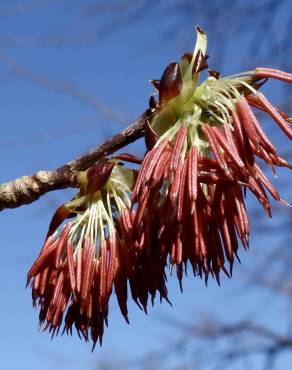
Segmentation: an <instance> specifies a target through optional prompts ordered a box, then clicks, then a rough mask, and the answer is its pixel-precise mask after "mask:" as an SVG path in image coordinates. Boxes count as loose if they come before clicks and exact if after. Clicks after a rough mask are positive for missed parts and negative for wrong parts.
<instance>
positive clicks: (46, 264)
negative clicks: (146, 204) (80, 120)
mask: <svg viewBox="0 0 292 370" xmlns="http://www.w3.org/2000/svg"><path fill="white" fill-rule="evenodd" d="M133 181H134V172H133V170H130V169H125V168H123V167H122V166H121V165H120V164H118V163H115V162H104V163H99V164H97V165H95V166H92V167H91V168H90V169H89V170H88V171H85V172H81V173H79V175H78V182H79V185H80V192H79V193H78V194H77V195H76V196H75V198H74V199H73V200H72V201H71V202H68V203H66V204H65V205H63V206H61V207H60V208H59V209H58V210H57V212H56V213H55V215H54V217H53V218H52V221H51V225H50V227H49V232H48V235H47V239H46V241H45V243H44V246H43V248H42V250H41V252H40V254H39V256H38V258H37V259H36V261H35V262H34V264H33V266H32V267H31V269H30V271H29V273H28V283H29V282H30V281H32V297H33V303H34V305H35V306H36V305H37V304H39V305H40V324H43V325H44V329H47V328H48V329H49V330H50V331H51V332H52V335H54V334H55V332H56V331H57V332H58V331H59V329H60V327H61V324H62V319H63V315H65V319H64V321H65V326H64V331H66V332H67V333H72V326H73V325H75V327H76V329H77V331H78V334H79V335H80V334H82V335H83V337H84V338H85V340H88V339H89V337H90V336H91V339H92V340H93V343H94V344H95V343H96V341H97V340H99V341H100V343H101V340H102V335H103V330H104V323H106V324H107V318H108V302H109V297H110V295H111V293H112V289H113V286H115V293H116V295H117V299H118V302H119V305H120V309H121V312H122V314H123V316H124V317H125V319H126V321H128V317H127V305H126V301H127V274H128V272H127V271H126V268H127V266H126V262H125V260H126V259H127V249H126V246H125V244H124V241H123V238H122V235H121V232H120V230H119V222H121V220H122V219H123V218H124V217H125V215H128V214H129V209H130V199H129V192H130V190H131V187H132V186H133ZM67 218H69V221H66V223H65V224H64V226H60V225H61V224H62V223H63V221H64V220H65V219H67Z"/></svg>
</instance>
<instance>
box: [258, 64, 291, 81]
mask: <svg viewBox="0 0 292 370" xmlns="http://www.w3.org/2000/svg"><path fill="white" fill-rule="evenodd" d="M255 76H256V77H265V78H274V79H276V80H281V81H284V82H289V83H291V82H292V74H291V73H288V72H283V71H279V70H277V69H272V68H264V67H259V68H256V70H255Z"/></svg>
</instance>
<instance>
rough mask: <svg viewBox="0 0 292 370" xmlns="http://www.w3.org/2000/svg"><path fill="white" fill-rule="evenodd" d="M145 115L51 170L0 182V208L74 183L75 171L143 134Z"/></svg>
mask: <svg viewBox="0 0 292 370" xmlns="http://www.w3.org/2000/svg"><path fill="white" fill-rule="evenodd" d="M146 116H147V111H145V112H144V113H143V114H142V115H141V116H140V117H139V118H138V119H137V120H136V121H134V122H132V123H131V124H130V125H129V126H128V127H127V128H126V129H125V130H123V131H122V132H120V133H119V134H117V135H114V136H112V137H111V138H110V139H108V140H107V141H105V142H104V143H103V144H101V145H99V146H97V147H95V148H93V149H91V150H89V151H88V152H86V153H84V154H83V155H81V156H80V157H78V158H77V159H74V160H73V161H71V162H68V163H67V164H65V165H63V166H61V167H59V168H57V169H56V170H54V171H38V172H36V173H35V174H33V175H32V176H23V177H20V178H18V179H16V180H12V181H9V182H6V183H3V184H1V185H0V211H2V210H3V209H5V208H17V207H19V206H21V205H23V204H29V203H32V202H34V201H36V200H37V199H39V198H40V196H42V195H44V194H46V193H47V192H49V191H52V190H56V189H64V188H68V187H76V181H75V177H76V176H75V175H76V172H78V171H82V170H85V169H87V168H88V167H90V166H91V165H92V164H93V163H95V162H96V161H98V160H99V159H101V158H103V157H105V156H107V155H110V154H112V153H114V152H115V151H116V150H118V149H120V148H123V147H124V146H126V145H128V144H130V143H132V142H134V141H136V140H137V139H139V138H140V137H142V136H143V135H144V126H145V120H146Z"/></svg>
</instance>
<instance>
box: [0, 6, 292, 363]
mask: <svg viewBox="0 0 292 370" xmlns="http://www.w3.org/2000/svg"><path fill="white" fill-rule="evenodd" d="M21 3H22V5H21ZM23 3H26V2H19V1H16V0H13V1H5V0H3V1H1V2H0V35H1V36H0V102H1V109H0V122H1V123H0V124H1V126H0V127H1V135H0V153H1V155H0V168H1V173H0V182H4V181H8V180H9V179H13V178H16V177H19V176H22V175H25V174H32V173H33V172H35V171H37V170H40V169H53V168H56V167H58V166H59V165H62V164H63V163H65V162H67V161H69V160H70V159H73V158H74V157H76V156H77V155H79V154H81V153H83V152H85V151H86V150H87V149H89V148H91V147H92V146H94V145H96V144H98V143H101V142H102V141H103V140H104V139H105V138H106V137H108V136H110V135H111V134H113V133H115V132H118V131H119V130H121V129H122V128H123V127H124V126H125V125H126V124H127V123H128V122H129V121H130V120H131V119H134V118H135V117H137V116H138V115H139V114H140V113H141V112H142V111H143V110H144V109H145V108H146V107H147V103H148V97H149V94H150V93H151V92H152V89H151V86H150V84H149V83H148V82H147V81H149V80H150V79H152V78H159V77H160V75H161V73H162V71H163V69H164V67H165V66H166V65H167V64H168V63H169V62H170V61H171V60H176V59H178V58H179V56H180V54H181V53H182V52H183V51H186V50H191V49H192V48H193V46H194V42H195V35H194V32H193V29H194V26H195V25H196V24H200V25H201V26H202V27H203V28H205V30H206V31H207V33H208V31H209V30H208V28H209V23H208V22H207V21H206V19H205V18H203V17H202V19H201V18H200V17H199V16H197V17H196V16H194V19H192V20H190V19H188V20H187V24H185V23H184V22H185V21H184V20H183V19H181V21H179V17H178V19H177V20H176V22H177V25H178V27H180V26H181V28H182V29H183V30H184V32H183V33H182V32H181V36H180V39H179V40H178V39H177V38H174V39H173V40H172V39H171V37H169V38H167V39H165V38H163V37H165V29H167V24H168V23H170V21H169V19H168V18H167V17H166V18H162V20H161V22H160V21H158V20H159V19H160V18H159V16H158V20H157V18H155V19H156V21H155V22H152V20H153V18H151V17H150V18H149V19H146V20H145V21H143V22H140V23H137V24H136V25H133V26H131V27H121V29H120V30H118V31H117V32H115V33H113V34H110V35H108V34H107V33H108V31H107V33H106V34H105V35H102V36H101V37H100V38H97V39H96V40H93V41H92V40H91V39H88V38H85V40H87V41H84V39H82V37H81V36H82V35H83V34H84V33H86V32H85V31H86V30H87V28H88V29H89V30H91V29H92V28H91V27H93V28H94V25H95V24H96V23H97V24H103V23H106V22H108V21H110V20H111V18H112V16H111V13H110V11H106V12H104V13H102V15H99V14H97V15H96V16H95V17H87V16H88V13H86V12H84V13H79V12H78V9H79V6H81V1H72V6H71V5H70V4H69V2H68V1H51V3H50V4H49V5H48V3H47V2H46V1H43V2H42V1H39V2H38V1H27V8H26V7H25V6H24V5H23ZM97 3H99V2H97ZM113 3H115V2H113ZM100 4H105V3H104V2H100ZM29 5H31V7H30V6H29ZM88 12H89V14H90V8H88ZM281 12H282V13H280V15H279V17H280V18H279V19H280V20H281V19H284V18H285V16H286V14H285V7H284V8H283V9H282V10H281ZM86 14H87V15H86ZM281 14H282V15H281ZM122 16H123V13H121V17H122ZM86 17H87V18H86ZM281 17H282V18H281ZM117 19H119V17H117ZM117 19H116V20H115V22H117ZM151 19H152V20H151ZM201 20H202V22H201ZM94 22H95V23H94ZM99 22H100V23H99ZM180 22H181V24H180ZM277 24H279V27H278V28H277V27H276V28H275V32H274V37H275V38H276V39H277V38H278V39H279V42H280V41H281V39H282V38H283V33H284V32H285V30H284V29H283V27H282V26H281V22H279V23H277ZM253 32H256V30H253ZM56 34H57V35H64V34H65V35H66V38H65V41H64V40H63V39H62V40H63V41H62V42H64V44H60V36H58V37H55V38H53V37H52V35H56ZM89 34H91V32H89ZM163 35H164V36H163ZM210 35H211V36H214V37H213V38H212V37H211V36H210V39H209V53H210V54H211V60H212V61H213V62H212V63H213V64H212V66H213V67H214V69H218V68H220V69H221V70H222V71H223V72H224V73H225V74H226V73H230V74H232V73H234V72H236V71H239V69H240V68H242V65H243V64H244V63H246V64H248V63H252V62H253V58H252V57H251V58H248V57H247V55H248V45H249V44H248V41H249V38H250V37H251V35H250V34H243V35H242V36H241V37H240V40H238V39H236V38H235V36H234V35H233V34H228V33H227V34H225V35H222V34H221V35H219V34H217V33H216V30H214V29H213V28H212V29H211V30H210ZM223 36H224V37H226V43H227V45H228V50H225V49H224V50H225V55H224V58H225V59H224V60H222V58H220V56H221V54H220V53H219V52H218V50H220V47H219V46H220V43H222V37H223ZM80 39H82V40H83V41H82V42H81V41H80ZM47 40H50V42H47ZM52 40H53V41H54V42H52ZM76 40H77V41H76ZM88 40H89V41H88ZM276 41H277V40H276ZM58 42H59V44H58ZM223 46H226V45H225V44H223V43H222V47H223ZM284 51H285V50H282V52H283V53H284ZM216 53H217V54H216ZM286 57H287V58H288V59H289V58H290V60H291V54H289V55H286ZM226 60H227V61H228V62H225V61H226ZM259 61H260V62H261V64H264V63H265V64H267V65H271V64H270V63H271V61H270V60H263V59H261V57H259ZM274 66H275V67H276V65H274ZM290 66H291V65H290ZM247 67H248V68H249V67H250V65H248V66H247ZM64 83H70V84H71V87H72V86H76V87H78V89H80V91H82V92H86V93H87V94H88V95H90V96H93V97H95V99H96V101H95V104H96V106H97V105H100V104H101V106H102V107H103V108H102V110H97V109H96V107H93V106H92V105H91V104H88V103H86V102H85V101H81V100H80V99H79V98H76V97H72V96H70V94H68V93H66V92H64V91H62V90H63V88H64ZM264 91H265V93H266V94H267V96H268V97H269V98H271V99H272V100H273V101H274V102H275V103H280V101H281V99H282V98H283V91H284V92H286V91H288V92H289V93H290V95H291V93H292V90H291V86H290V87H288V89H287V90H283V89H282V88H281V87H280V84H279V83H271V85H270V87H268V86H267V87H265V90H264ZM104 107H108V108H110V110H108V109H107V108H104ZM265 124H266V125H267V126H266V127H267V131H268V132H269V133H270V134H271V135H272V137H273V139H274V141H275V142H276V143H278V144H281V145H282V147H283V149H285V148H287V146H288V140H286V139H285V138H284V137H283V135H281V134H279V133H278V132H277V131H276V130H274V126H273V125H274V124H273V123H272V122H271V121H269V122H265ZM142 144H143V142H142V141H141V143H138V144H135V145H133V146H132V148H133V150H134V151H135V152H136V153H139V154H142V153H143V145H142ZM287 172H288V171H279V172H278V173H279V176H278V178H277V179H276V180H274V181H275V183H276V184H277V185H278V184H279V186H280V187H281V190H282V196H283V198H285V199H286V200H288V201H289V200H290V202H292V198H291V192H290V194H289V189H288V186H285V182H287V179H288V177H287ZM290 182H291V179H290ZM73 193H74V191H72V190H66V191H57V192H54V193H51V194H47V195H46V196H44V197H42V198H41V199H40V200H39V201H38V202H36V203H35V204H32V205H29V206H24V207H21V208H19V209H17V210H5V211H4V212H2V213H0V230H1V233H0V245H1V259H0V276H1V278H0V291H1V306H0V307H1V308H0V327H1V334H0V353H1V364H2V365H1V367H2V366H3V368H5V369H9V370H10V369H11V370H16V369H20V368H21V369H22V370H53V369H54V370H55V369H57V370H59V369H60V370H67V369H68V370H69V369H71V370H75V369H76V370H77V369H84V368H86V369H95V368H97V363H98V361H100V359H101V358H109V359H110V360H112V359H114V360H116V359H119V358H121V359H122V360H125V361H126V360H127V359H128V358H135V357H136V356H138V355H140V354H143V353H145V352H147V351H148V350H151V349H153V348H156V347H158V346H160V345H161V344H163V343H166V341H167V340H169V339H172V338H175V337H176V336H177V335H178V332H177V330H176V329H175V328H171V327H170V326H169V325H168V324H166V323H165V322H164V321H165V320H164V319H163V318H165V317H166V316H167V317H168V316H171V317H178V318H188V317H190V318H192V319H194V318H197V319H198V320H202V317H204V316H206V315H207V313H208V312H211V314H212V315H215V317H221V318H223V319H228V320H236V318H238V317H242V315H243V316H244V317H248V316H249V315H253V316H255V317H256V315H258V312H259V307H267V305H270V306H271V307H269V309H267V310H265V312H264V313H263V314H262V315H260V317H259V320H263V321H266V322H268V323H269V325H271V327H276V328H281V327H282V326H284V325H285V324H286V319H285V318H286V316H287V305H286V301H285V300H282V299H280V300H278V301H276V302H275V303H273V304H272V303H271V302H270V298H269V297H270V296H268V295H266V294H258V293H257V292H254V293H252V294H247V293H246V289H244V288H243V286H242V283H243V280H244V279H243V276H245V273H246V271H248V268H251V269H255V268H256V264H255V263H256V262H255V261H256V260H257V258H258V257H259V256H260V255H261V251H262V249H263V248H264V249H265V248H268V247H269V246H271V245H276V244H277V243H279V242H280V241H281V238H283V235H282V233H280V231H279V229H278V228H277V225H278V223H279V222H280V220H281V217H287V219H288V217H290V220H291V211H289V210H288V209H284V210H283V211H282V212H281V213H280V214H279V216H278V217H275V218H274V219H273V220H269V222H270V230H271V231H272V233H270V234H269V239H267V238H266V237H264V236H263V235H261V234H260V232H259V231H258V234H253V235H252V238H251V245H252V248H251V250H250V251H248V252H247V253H245V252H244V251H241V253H240V256H241V259H242V265H238V264H237V265H236V266H235V269H234V270H235V273H234V277H233V279H232V280H227V279H226V278H224V277H223V279H222V280H223V281H222V286H221V287H220V288H218V287H217V285H216V284H215V283H214V282H213V281H210V284H209V287H208V288H207V289H206V288H205V286H204V283H203V282H202V281H200V280H199V279H198V278H196V279H193V278H187V279H185V281H184V293H183V294H181V293H180V291H179V287H178V283H177V281H176V280H175V279H174V278H170V282H169V290H170V298H171V300H172V302H173V307H172V308H171V307H170V306H168V305H167V304H166V303H163V304H161V305H160V304H159V302H158V301H157V302H156V305H155V306H154V308H153V309H152V308H150V309H149V314H148V316H146V315H145V314H144V313H143V312H141V311H140V310H139V309H138V307H136V306H135V305H134V304H133V303H130V304H129V307H130V315H129V317H130V323H131V324H130V326H128V325H127V324H126V323H125V322H124V321H123V319H122V317H121V315H120V313H119V310H118V308H117V304H116V300H115V298H114V297H113V298H112V300H111V307H110V320H109V328H108V329H107V330H106V333H105V336H104V345H103V347H102V349H100V348H99V347H97V348H96V350H95V352H94V353H93V354H92V353H91V352H90V349H91V347H90V344H85V343H84V342H82V341H80V340H79V339H78V337H77V335H74V336H73V337H72V338H69V337H66V336H63V337H57V338H55V339H54V340H53V341H51V339H50V336H49V334H48V333H40V332H38V314H37V312H36V311H34V310H33V308H32V304H31V297H30V290H29V289H27V290H25V281H26V273H27V271H28V269H29V267H30V265H31V263H32V262H33V260H34V258H35V257H36V255H37V253H38V251H39V248H40V247H41V245H42V243H43V239H44V236H45V234H46V230H47V226H48V224H49V221H50V218H51V216H52V213H53V211H54V208H55V207H57V206H58V205H59V204H61V203H63V202H65V201H66V200H68V199H70V197H71V196H72V194H73ZM248 203H249V205H250V206H251V207H253V204H252V198H250V199H248ZM289 212H290V213H289ZM263 217H264V216H263V215H262V216H260V220H257V219H253V220H252V221H251V224H252V230H254V229H256V225H257V223H258V222H265V221H262V218H263ZM290 226H291V225H290ZM267 245H268V246H267ZM254 256H255V257H256V258H253V257H254ZM290 360H291V358H290ZM290 360H289V359H287V360H286V359H284V360H283V366H286V365H288V362H286V361H290ZM173 361H175V360H173ZM284 368H285V367H284Z"/></svg>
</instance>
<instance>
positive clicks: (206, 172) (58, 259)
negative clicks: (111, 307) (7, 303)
mask: <svg viewBox="0 0 292 370" xmlns="http://www.w3.org/2000/svg"><path fill="white" fill-rule="evenodd" d="M206 47H207V38H206V34H205V33H204V32H203V31H202V30H201V29H200V28H197V43H196V47H195V50H194V52H193V53H192V54H191V53H186V54H184V55H183V57H182V58H181V60H180V62H179V63H171V64H169V66H168V67H167V68H166V70H165V71H164V73H163V75H162V77H161V79H160V80H159V81H158V80H153V81H152V84H153V85H154V87H155V89H156V90H157V92H158V97H159V100H158V101H156V99H155V98H154V96H152V97H151V98H150V108H149V110H148V116H147V117H148V119H147V123H146V127H145V141H146V146H147V152H146V155H145V157H144V159H143V160H142V161H140V160H139V159H137V158H136V157H134V156H131V155H118V156H116V157H114V158H113V159H111V160H105V161H103V162H100V163H98V164H96V165H94V166H92V167H91V168H89V169H88V170H87V171H84V172H80V173H79V174H78V175H77V182H78V184H79V188H80V190H79V192H78V194H77V195H76V196H75V197H74V199H73V200H72V201H70V202H68V203H66V204H65V205H63V206H61V207H60V208H59V209H58V210H57V211H56V213H55V215H54V216H53V218H52V221H51V224H50V227H49V231H48V235H47V238H46V241H45V243H44V246H43V248H42V250H41V252H40V254H39V256H38V258H37V259H36V261H35V262H34V264H33V266H32V267H31V269H30V271H29V273H28V283H29V282H31V285H32V297H33V303H34V305H37V304H38V305H39V306H40V323H41V324H43V325H44V328H45V329H46V328H48V329H49V330H50V331H52V335H54V334H55V332H58V331H59V329H60V327H61V325H62V321H63V316H64V331H65V332H67V333H72V327H73V325H75V327H76V329H77V331H78V334H79V335H80V334H81V335H82V336H83V337H84V338H85V340H88V339H89V337H91V339H92V340H93V343H94V345H95V343H96V342H97V341H98V340H99V341H100V343H101V341H102V335H103V331H104V324H107V320H108V303H109V298H110V295H111V293H112V290H113V288H114V290H115V294H116V296H117V300H118V303H119V306H120V310H121V313H122V315H123V316H124V318H125V319H126V321H127V322H128V312H127V295H128V293H127V290H128V285H129V287H130V290H131V295H132V298H133V300H134V301H135V302H136V303H137V304H138V306H139V307H140V308H141V309H144V310H145V311H146V312H147V304H148V297H149V296H150V297H151V300H152V303H153V301H154V298H155V295H156V293H157V292H158V293H159V294H160V299H162V298H164V299H165V300H167V301H168V296H167V288H166V275H165V269H166V267H167V266H169V267H170V270H171V271H172V269H173V266H176V273H177V277H178V280H179V283H180V286H181V288H182V277H183V273H184V271H185V270H186V266H187V264H188V263H190V264H191V266H192V268H193V271H194V274H195V275H199V276H201V277H203V276H204V277H205V281H206V282H207V279H208V277H209V275H210V274H211V275H212V276H214V277H215V278H216V279H217V281H218V283H220V272H221V270H222V271H223V272H224V273H225V274H226V275H227V276H230V275H231V274H232V268H233V263H234V258H235V257H236V258H238V248H239V242H241V244H242V245H243V247H244V248H248V246H249V224H248V214H247V211H246V207H245V201H244V199H245V192H246V190H250V191H251V192H252V193H253V194H254V195H255V197H256V198H257V200H258V201H259V203H260V204H261V205H262V207H263V208H264V210H265V212H266V213H267V215H268V216H271V209H270V201H269V198H268V195H267V192H269V193H270V195H271V196H272V197H273V198H274V199H275V200H276V201H279V202H281V203H283V204H286V205H287V203H286V202H285V201H284V200H282V199H281V198H280V195H279V194H278V192H277V190H276V189H275V187H274V186H273V185H272V184H271V182H270V181H269V180H268V178H267V177H266V175H265V174H264V172H263V171H262V170H261V168H260V167H259V165H258V164H257V162H256V158H257V157H258V158H260V159H262V160H263V161H265V162H266V163H267V164H268V165H269V166H270V167H271V168H272V170H273V172H275V166H283V167H287V168H290V169H291V168H292V166H291V165H290V164H288V163H287V162H286V161H285V160H284V159H283V158H281V157H280V156H279V154H278V153H277V150H276V148H275V146H274V145H273V143H272V142H271V141H270V140H269V138H268V137H267V136H266V134H265V132H264V131H263V129H262V127H261V125H260V123H259V122H258V120H257V118H256V116H255V114H254V113H253V110H252V108H256V109H258V110H261V111H263V112H265V113H267V114H268V115H269V116H270V117H271V118H272V119H273V120H274V121H275V123H276V124H277V125H278V126H279V127H280V129H281V130H282V131H283V132H284V133H285V134H286V135H287V136H288V138H289V139H292V129H291V119H290V118H289V117H288V116H287V115H286V114H285V113H283V112H281V111H280V110H279V109H277V108H275V107H274V106H273V105H272V104H271V103H270V102H269V101H268V100H267V98H266V97H265V96H264V95H263V94H262V93H260V92H259V91H258V90H259V88H260V87H261V86H262V85H263V84H264V83H265V82H266V80H267V79H268V78H274V79H279V80H281V81H285V82H290V83H291V82H292V75H291V74H289V73H285V72H282V71H277V70H273V69H267V68H257V69H255V70H253V71H248V72H244V73H240V74H237V75H234V76H229V77H221V76H220V74H219V73H218V72H216V71H213V70H211V69H208V77H207V79H206V80H205V81H204V82H203V83H202V84H200V83H199V78H200V74H201V72H202V71H204V70H206V69H207V68H208V64H207V56H206ZM125 160H126V161H132V162H135V163H138V164H141V166H140V168H139V172H138V174H137V171H136V170H133V169H129V168H125V167H124V166H123V165H122V164H121V161H125ZM141 162H142V163H141ZM226 260H227V261H228V264H229V268H226V266H225V261H226Z"/></svg>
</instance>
